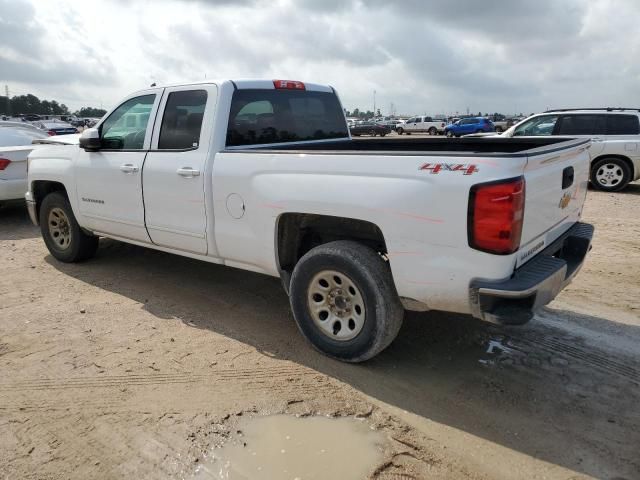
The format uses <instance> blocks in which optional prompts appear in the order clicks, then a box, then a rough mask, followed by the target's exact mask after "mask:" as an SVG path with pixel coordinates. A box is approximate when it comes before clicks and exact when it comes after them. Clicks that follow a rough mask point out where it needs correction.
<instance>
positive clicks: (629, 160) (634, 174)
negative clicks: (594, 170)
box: [591, 154, 636, 179]
mask: <svg viewBox="0 0 640 480" xmlns="http://www.w3.org/2000/svg"><path fill="white" fill-rule="evenodd" d="M605 158H617V159H619V160H622V161H623V162H624V163H626V164H627V166H628V167H629V171H630V172H631V179H633V178H635V176H636V172H635V169H634V168H633V162H632V161H631V159H630V158H629V157H625V156H624V155H610V154H604V155H600V156H599V157H596V158H594V159H593V160H591V166H592V167H593V164H594V163H596V162H597V161H599V160H602V159H605Z"/></svg>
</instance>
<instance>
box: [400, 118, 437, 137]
mask: <svg viewBox="0 0 640 480" xmlns="http://www.w3.org/2000/svg"><path fill="white" fill-rule="evenodd" d="M446 126H447V123H446V122H445V121H444V120H436V119H434V118H431V117H424V116H421V117H412V118H409V119H408V120H407V121H406V122H404V124H402V125H399V126H398V127H397V128H396V131H397V132H398V133H399V134H400V135H402V134H403V133H406V134H407V135H411V134H412V133H428V134H429V135H438V134H442V133H444V127H446Z"/></svg>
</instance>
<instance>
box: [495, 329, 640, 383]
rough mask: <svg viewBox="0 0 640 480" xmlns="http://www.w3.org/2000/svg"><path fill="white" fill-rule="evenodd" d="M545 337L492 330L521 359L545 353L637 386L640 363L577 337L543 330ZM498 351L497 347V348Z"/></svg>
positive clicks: (537, 332)
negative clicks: (586, 342)
mask: <svg viewBox="0 0 640 480" xmlns="http://www.w3.org/2000/svg"><path fill="white" fill-rule="evenodd" d="M543 328H545V329H547V330H549V332H548V333H545V332H540V331H527V332H522V333H515V334H514V333H513V332H512V331H510V332H508V333H505V332H504V331H499V330H497V329H492V332H493V333H494V334H495V336H496V337H503V338H504V345H505V346H506V347H507V348H508V349H510V350H513V351H516V352H518V353H519V354H520V355H523V356H529V355H531V354H533V355H535V354H540V353H542V352H543V353H546V354H548V355H550V358H551V359H553V358H562V359H564V360H567V361H569V360H573V361H574V362H576V363H577V364H578V365H580V366H581V367H583V368H594V369H597V370H599V371H600V372H602V373H605V374H609V375H613V376H616V377H619V378H622V379H625V380H628V381H631V382H633V383H635V384H636V385H640V362H638V361H637V360H635V359H632V358H626V356H624V355H621V354H620V353H619V352H607V351H606V350H603V349H598V348H596V347H593V346H590V345H587V344H585V343H584V341H583V339H582V338H581V337H579V336H575V335H572V334H570V333H568V332H565V331H563V330H559V329H556V328H552V327H547V326H544V327H543ZM498 348H500V347H498Z"/></svg>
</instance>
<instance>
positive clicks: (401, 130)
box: [396, 127, 404, 135]
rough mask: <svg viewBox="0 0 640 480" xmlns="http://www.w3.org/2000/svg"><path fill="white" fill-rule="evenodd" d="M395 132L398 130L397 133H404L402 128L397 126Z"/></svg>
mask: <svg viewBox="0 0 640 480" xmlns="http://www.w3.org/2000/svg"><path fill="white" fill-rule="evenodd" d="M396 132H398V135H402V134H403V133H404V129H403V128H402V127H399V128H398V129H397V130H396Z"/></svg>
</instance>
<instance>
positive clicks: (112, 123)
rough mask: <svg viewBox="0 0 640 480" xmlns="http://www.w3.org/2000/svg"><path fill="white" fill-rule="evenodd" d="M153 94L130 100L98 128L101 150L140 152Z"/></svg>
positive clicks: (153, 98) (142, 146)
mask: <svg viewBox="0 0 640 480" xmlns="http://www.w3.org/2000/svg"><path fill="white" fill-rule="evenodd" d="M155 99H156V96H155V94H151V95H142V96H140V97H135V98H130V99H129V100H127V101H126V102H124V103H123V104H122V105H120V106H119V107H118V108H116V109H115V110H114V111H113V113H112V114H111V115H109V118H107V119H106V120H105V121H104V123H103V124H102V126H101V127H100V138H101V139H102V148H104V149H107V150H142V149H143V148H144V138H145V136H146V134H147V127H148V125H149V116H150V115H151V110H152V109H153V102H154V101H155Z"/></svg>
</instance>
